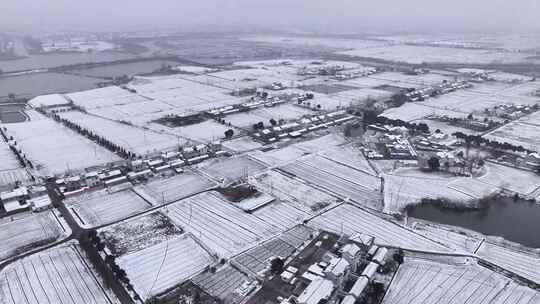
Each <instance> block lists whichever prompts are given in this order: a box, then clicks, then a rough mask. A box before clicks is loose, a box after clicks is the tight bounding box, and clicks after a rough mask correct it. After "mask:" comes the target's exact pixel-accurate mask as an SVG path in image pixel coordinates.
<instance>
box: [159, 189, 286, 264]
mask: <svg viewBox="0 0 540 304" xmlns="http://www.w3.org/2000/svg"><path fill="white" fill-rule="evenodd" d="M164 212H166V214H167V215H168V216H169V217H170V218H171V219H172V220H173V222H175V223H176V224H178V225H180V226H181V227H182V228H183V229H184V230H186V231H188V232H191V233H193V235H195V236H196V237H197V238H199V239H200V240H201V241H202V242H203V243H204V244H205V245H206V246H207V247H209V248H210V249H211V250H212V251H213V253H215V254H217V255H219V256H221V257H229V256H231V255H233V254H235V253H237V252H239V251H241V250H242V249H246V248H249V247H251V246H253V245H254V244H256V243H258V242H261V241H263V240H265V239H268V238H270V237H271V236H273V235H276V234H278V233H280V232H281V231H280V230H279V228H277V227H275V226H272V225H270V224H268V223H266V222H264V221H262V220H260V219H259V218H257V217H256V216H253V215H250V214H248V213H245V212H244V211H242V210H241V209H238V208H236V207H234V206H233V205H231V204H230V203H229V202H226V201H225V200H223V199H222V198H220V195H219V194H217V193H215V192H211V193H209V192H205V193H202V194H199V195H196V196H194V197H190V198H188V199H185V200H181V201H178V202H176V203H174V204H172V205H169V206H168V207H167V208H166V209H165V211H164Z"/></svg>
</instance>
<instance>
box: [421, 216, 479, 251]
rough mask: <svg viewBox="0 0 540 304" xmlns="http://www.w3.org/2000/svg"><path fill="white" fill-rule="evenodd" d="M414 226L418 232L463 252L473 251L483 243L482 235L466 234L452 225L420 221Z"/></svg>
mask: <svg viewBox="0 0 540 304" xmlns="http://www.w3.org/2000/svg"><path fill="white" fill-rule="evenodd" d="M412 227H413V229H414V231H415V232H416V233H418V234H421V235H423V236H425V237H427V238H429V239H432V240H435V241H437V242H439V243H442V244H445V245H447V246H448V247H451V248H454V249H455V250H459V251H463V252H468V253H473V252H474V251H475V250H476V249H477V248H478V246H479V245H480V244H481V243H482V235H479V234H474V235H473V234H471V233H467V234H465V233H463V232H461V231H456V230H454V228H452V227H444V226H441V225H434V224H431V223H419V222H415V223H413V225H412Z"/></svg>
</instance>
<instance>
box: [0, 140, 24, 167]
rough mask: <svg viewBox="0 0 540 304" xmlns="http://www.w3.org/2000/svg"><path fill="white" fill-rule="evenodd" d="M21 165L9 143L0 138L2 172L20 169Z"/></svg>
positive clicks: (0, 165)
mask: <svg viewBox="0 0 540 304" xmlns="http://www.w3.org/2000/svg"><path fill="white" fill-rule="evenodd" d="M20 167H21V166H20V165H19V161H18V160H17V158H16V157H15V154H14V153H13V152H12V151H11V149H10V148H9V146H8V144H7V143H6V142H4V141H3V140H0V172H1V171H7V170H13V169H18V168H20Z"/></svg>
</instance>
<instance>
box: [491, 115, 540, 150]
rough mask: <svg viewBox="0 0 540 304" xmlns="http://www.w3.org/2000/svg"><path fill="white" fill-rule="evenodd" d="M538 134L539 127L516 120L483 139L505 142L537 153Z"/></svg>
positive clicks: (538, 147) (539, 145) (539, 147)
mask: <svg viewBox="0 0 540 304" xmlns="http://www.w3.org/2000/svg"><path fill="white" fill-rule="evenodd" d="M539 133H540V126H538V125H533V124H528V123H521V122H520V121H519V120H517V121H514V122H511V123H509V124H506V125H504V126H502V127H500V128H498V129H496V130H494V131H492V132H490V133H488V134H487V135H484V138H486V139H489V140H495V141H498V142H507V143H509V144H512V145H516V146H522V147H524V148H525V149H529V150H533V151H537V152H538V151H540V137H539V136H538V134H539Z"/></svg>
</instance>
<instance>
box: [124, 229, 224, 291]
mask: <svg viewBox="0 0 540 304" xmlns="http://www.w3.org/2000/svg"><path fill="white" fill-rule="evenodd" d="M213 262H214V261H213V259H212V257H211V256H210V255H209V254H208V253H207V252H206V251H205V250H204V249H203V248H201V247H200V246H199V245H198V244H197V242H195V241H194V240H193V239H192V238H191V237H189V236H181V237H177V238H175V239H172V240H166V241H164V242H161V243H159V244H156V245H154V246H151V247H148V248H145V249H143V250H140V251H137V252H134V253H131V254H127V255H123V256H121V257H120V258H119V259H118V265H119V266H120V268H122V269H124V270H125V271H126V273H127V276H128V278H129V279H130V281H131V283H132V284H133V286H134V288H135V290H136V291H137V293H138V294H139V295H140V296H141V298H143V299H147V298H148V297H151V296H153V295H157V294H159V293H161V292H164V291H166V290H167V289H170V288H172V287H174V286H176V285H178V284H181V283H183V282H184V281H185V280H187V279H189V278H191V277H193V276H194V275H195V274H197V273H199V272H201V271H202V270H203V269H204V268H205V267H206V266H208V265H210V264H211V263H213Z"/></svg>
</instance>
